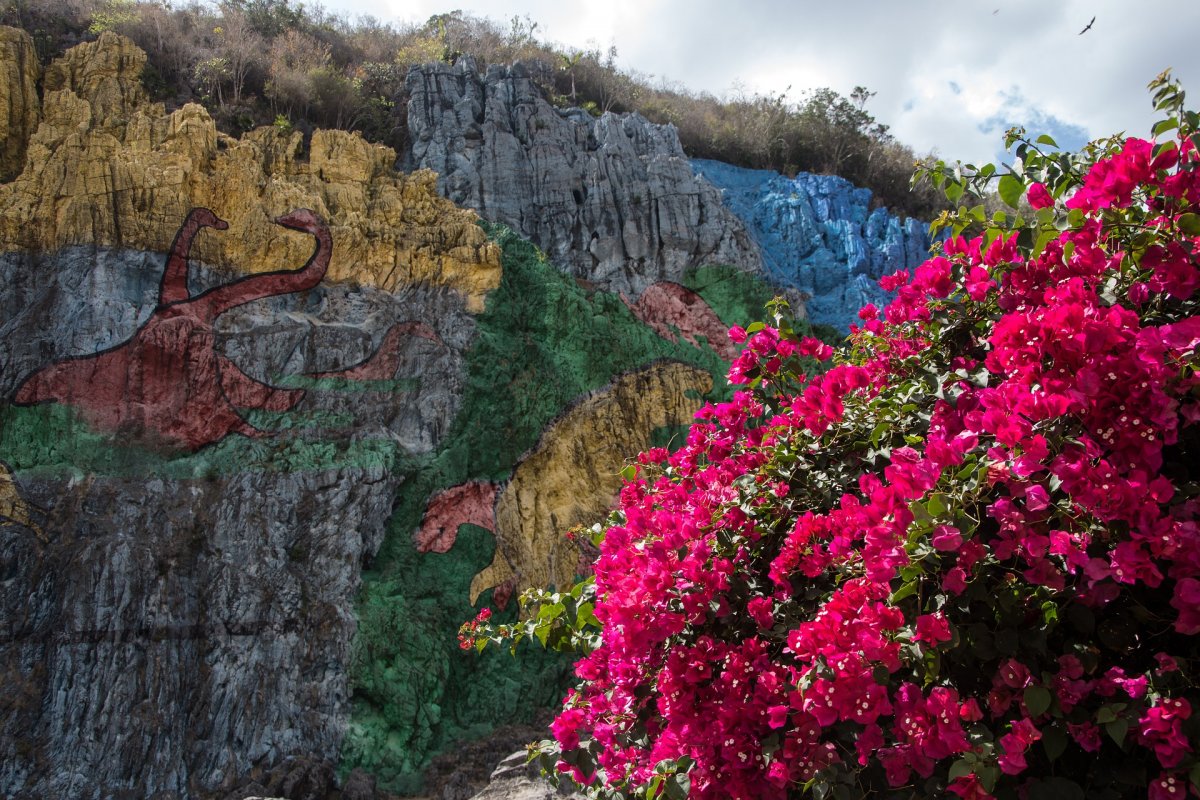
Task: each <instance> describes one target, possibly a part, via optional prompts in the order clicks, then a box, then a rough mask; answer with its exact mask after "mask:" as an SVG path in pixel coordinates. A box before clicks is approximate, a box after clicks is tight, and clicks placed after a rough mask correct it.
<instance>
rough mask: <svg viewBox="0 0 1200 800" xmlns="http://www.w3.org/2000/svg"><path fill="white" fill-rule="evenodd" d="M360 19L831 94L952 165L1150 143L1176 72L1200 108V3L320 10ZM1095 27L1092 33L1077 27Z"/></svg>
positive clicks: (673, 76)
mask: <svg viewBox="0 0 1200 800" xmlns="http://www.w3.org/2000/svg"><path fill="white" fill-rule="evenodd" d="M323 5H324V6H325V8H326V9H327V10H328V11H332V12H335V13H345V14H346V15H348V16H350V17H351V18H353V17H355V16H356V15H358V14H364V13H370V14H373V15H374V16H375V17H377V18H379V19H380V20H383V21H390V22H397V23H402V22H409V23H411V22H423V21H425V20H426V19H428V18H429V16H431V15H433V14H435V13H440V12H444V11H447V10H452V9H454V8H461V9H462V10H463V11H464V12H467V13H470V14H474V15H477V16H484V17H490V18H492V19H494V20H497V21H499V22H502V23H505V24H507V22H508V21H509V20H511V19H512V17H514V16H517V17H525V16H528V17H529V18H531V19H532V20H534V21H536V22H537V23H538V29H537V35H538V37H539V38H540V39H542V40H545V41H550V42H557V43H559V44H562V45H565V46H567V47H574V48H580V49H586V48H590V47H599V48H600V49H602V50H603V49H607V48H608V47H609V46H610V45H615V46H616V48H617V51H618V65H619V66H620V67H621V68H622V69H625V70H632V71H637V72H640V73H644V74H650V75H653V76H654V79H655V80H656V81H658V80H665V81H668V82H671V83H678V84H682V85H684V86H686V87H688V88H690V89H693V90H702V91H709V92H712V93H714V94H717V95H728V94H730V93H732V92H735V91H737V90H739V89H740V90H743V91H749V92H760V93H771V94H777V93H779V92H783V91H785V90H788V89H789V87H790V92H789V96H791V97H796V96H799V95H800V93H801V92H802V91H803V90H804V89H809V88H816V87H821V86H829V87H831V88H833V89H835V90H837V91H839V92H842V93H843V94H849V92H850V91H851V90H852V89H853V88H854V87H855V86H858V85H863V86H866V87H867V88H869V89H870V90H872V91H874V92H876V93H877V94H876V96H875V97H874V98H873V99H872V101H871V104H870V105H869V106H868V110H870V111H871V112H872V113H873V114H874V115H875V117H876V118H877V119H878V120H879V121H880V122H883V123H884V124H887V125H889V126H890V127H891V129H892V132H893V133H894V134H895V135H896V137H897V138H898V139H900V140H901V141H903V142H905V143H907V144H909V145H911V146H912V147H913V148H914V149H916V150H917V151H918V152H920V153H924V152H930V151H936V152H937V153H938V154H939V155H941V156H942V157H944V158H947V159H955V158H960V159H962V160H964V161H977V162H979V161H985V160H994V159H997V158H999V156H1000V153H1001V151H1002V144H1001V139H1002V136H1003V133H1004V131H1005V130H1006V129H1007V128H1008V127H1010V126H1011V125H1015V124H1021V125H1025V126H1026V127H1027V128H1029V130H1030V131H1031V132H1034V133H1050V134H1052V135H1054V136H1055V137H1056V138H1057V139H1058V141H1059V144H1060V145H1064V146H1077V145H1079V144H1081V143H1082V142H1084V141H1086V140H1087V139H1091V138H1095V137H1097V136H1101V135H1107V134H1111V133H1116V132H1118V131H1126V132H1128V133H1130V134H1131V135H1148V132H1149V125H1150V123H1151V121H1152V120H1153V119H1154V116H1153V114H1152V109H1151V105H1150V102H1149V95H1148V94H1147V92H1146V90H1145V86H1146V83H1147V82H1148V81H1150V79H1152V78H1153V77H1154V76H1155V75H1157V74H1158V73H1159V72H1160V71H1162V70H1163V69H1165V68H1167V67H1172V68H1173V69H1174V71H1175V74H1176V75H1177V76H1178V77H1179V78H1180V79H1181V80H1182V81H1183V82H1184V86H1185V88H1190V89H1191V90H1192V94H1193V96H1194V97H1195V98H1197V99H1200V46H1198V45H1197V44H1196V36H1197V32H1200V3H1195V2H1191V0H1188V2H1177V3H1171V4H1158V3H1155V4H1149V3H1146V4H1143V3H1132V2H1128V1H1127V0H1126V1H1124V2H1122V1H1120V0H1086V1H1085V0H1065V1H1060V0H1049V1H1047V0H1015V1H1014V0H983V1H982V2H980V1H977V0H960V1H959V2H956V3H949V2H934V0H907V1H906V2H884V1H883V0H878V1H876V2H868V0H823V1H822V2H820V3H816V2H808V0H792V2H784V1H783V0H721V1H718V0H687V1H686V2H685V1H684V0H591V1H590V2H587V3H577V2H573V1H571V0H448V2H438V0H323ZM1093 16H1094V17H1095V23H1094V24H1093V25H1092V27H1091V29H1090V30H1088V31H1087V32H1086V33H1084V34H1083V35H1080V34H1079V32H1080V30H1082V29H1083V28H1084V26H1086V25H1087V24H1088V22H1089V21H1090V20H1091V19H1092V17H1093Z"/></svg>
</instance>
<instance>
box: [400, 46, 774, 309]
mask: <svg viewBox="0 0 1200 800" xmlns="http://www.w3.org/2000/svg"><path fill="white" fill-rule="evenodd" d="M407 86H408V91H409V94H410V100H409V105H408V128H409V133H410V135H411V136H412V140H413V145H412V153H411V157H410V161H411V165H412V166H415V167H423V168H428V169H431V170H433V171H435V172H437V173H438V176H439V177H438V188H439V190H440V191H441V192H442V193H443V194H444V195H445V196H446V197H448V198H449V199H451V200H453V201H454V202H455V203H457V204H459V205H462V206H466V207H468V208H473V209H475V210H476V211H478V212H479V214H480V215H481V216H482V217H484V218H485V219H488V220H491V221H493V222H500V223H503V224H505V225H508V226H509V227H511V228H513V229H514V230H516V231H518V232H519V233H521V234H522V235H524V236H526V237H528V238H529V239H530V240H531V241H533V242H534V243H535V244H537V245H538V246H539V247H541V248H542V249H543V250H545V251H546V254H547V255H548V256H549V257H550V259H551V261H553V262H554V263H555V264H557V265H559V266H561V267H563V268H565V269H567V270H569V271H570V272H571V274H573V275H575V276H576V277H579V278H583V279H586V280H588V281H591V282H594V283H596V284H598V285H600V286H602V287H604V288H606V289H609V290H612V291H624V292H629V293H632V294H640V293H641V291H642V290H643V289H645V288H646V287H647V286H649V285H650V284H652V283H656V282H658V281H662V280H669V281H678V280H679V279H680V277H681V276H682V275H683V273H684V271H685V270H686V269H687V268H688V267H694V266H701V265H704V264H710V263H720V264H730V265H734V266H737V267H740V268H743V269H750V270H755V269H758V268H759V267H760V266H761V260H760V258H759V255H758V252H757V249H756V248H755V246H754V244H753V243H752V242H751V241H750V239H749V237H748V236H747V234H746V230H745V228H744V226H743V225H742V223H741V222H740V221H739V220H738V219H737V218H736V217H735V216H734V215H733V214H731V213H730V212H729V211H728V210H727V209H726V208H724V207H723V206H722V204H721V198H720V193H719V192H718V191H717V190H716V189H714V188H713V186H712V185H711V184H709V183H708V182H707V181H705V180H703V179H700V178H697V176H696V175H695V174H694V173H693V171H692V168H691V166H690V165H689V164H688V162H687V159H686V158H685V156H684V154H683V150H682V148H681V147H680V145H679V138H678V137H677V136H676V134H675V130H674V128H672V127H670V126H660V125H653V124H651V123H649V122H647V121H646V120H645V119H644V118H642V117H640V116H638V115H636V114H633V115H623V116H619V115H616V114H605V115H604V116H602V117H600V118H599V119H595V118H593V117H592V116H591V115H589V114H587V113H586V112H584V111H582V110H580V109H572V110H570V111H560V110H559V109H556V108H554V107H553V106H551V105H550V104H549V103H547V102H546V101H545V100H544V99H542V96H541V93H540V92H539V91H538V89H537V87H536V86H535V85H534V84H533V82H532V81H531V80H530V79H529V76H528V74H527V73H526V72H525V70H524V69H523V68H522V67H521V66H519V65H517V66H513V67H502V66H492V67H489V68H488V70H487V73H486V75H480V74H479V73H478V72H477V71H476V70H475V66H474V62H473V61H472V60H471V59H469V58H468V59H462V60H460V61H459V62H458V64H456V65H454V66H448V65H445V64H429V65H425V66H423V67H419V68H414V69H413V70H412V71H410V72H409V75H408V83H407Z"/></svg>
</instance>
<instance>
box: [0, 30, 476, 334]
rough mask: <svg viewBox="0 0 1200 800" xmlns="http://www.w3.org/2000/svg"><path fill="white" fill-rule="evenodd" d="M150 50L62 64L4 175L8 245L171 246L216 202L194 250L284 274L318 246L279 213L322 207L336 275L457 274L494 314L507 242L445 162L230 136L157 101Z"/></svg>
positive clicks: (389, 286) (332, 143)
mask: <svg viewBox="0 0 1200 800" xmlns="http://www.w3.org/2000/svg"><path fill="white" fill-rule="evenodd" d="M10 30H11V29H10ZM0 55H4V53H0ZM144 62H145V54H144V53H142V52H141V51H140V50H139V49H138V48H137V47H136V46H135V45H134V44H133V43H132V42H130V41H129V40H128V39H126V38H124V37H122V36H119V35H117V34H114V33H105V34H103V35H101V36H100V38H99V39H97V40H96V41H95V42H90V43H88V44H83V45H80V46H78V47H75V48H72V49H71V50H70V51H68V52H67V53H66V54H65V55H64V56H63V57H62V58H60V59H58V60H56V61H55V62H54V63H53V64H52V65H51V66H50V67H49V68H48V69H47V71H46V78H45V81H44V89H45V97H44V102H43V107H42V114H41V124H40V125H39V126H38V128H37V131H36V133H35V134H33V136H32V137H31V138H29V141H28V151H27V154H26V163H25V168H24V170H23V171H22V172H21V174H20V175H19V176H18V177H17V178H16V179H15V180H13V181H12V182H11V183H9V184H7V185H2V186H0V250H10V251H11V250H36V251H43V252H46V251H54V250H57V249H59V248H61V247H65V246H68V245H72V244H93V245H107V246H115V247H120V248H127V249H135V250H147V251H151V252H157V253H165V252H167V251H168V250H169V249H170V246H171V241H172V239H173V238H174V236H175V233H176V231H177V230H178V228H179V225H180V222H181V221H182V220H183V218H184V217H185V216H186V215H187V214H188V212H189V211H190V210H191V209H192V208H195V207H197V206H202V207H207V208H210V209H212V210H213V211H214V212H215V213H216V214H217V216H219V217H221V218H223V219H226V220H228V221H229V225H230V227H229V230H228V231H227V232H226V233H225V234H224V235H220V236H217V235H210V234H204V235H202V236H201V237H200V238H198V239H197V241H196V245H195V251H194V253H193V257H194V258H196V259H197V260H199V261H203V262H204V263H207V264H212V265H216V266H229V267H231V268H233V269H236V270H239V271H241V272H269V271H273V270H279V269H288V268H290V267H291V265H294V264H298V263H303V261H304V259H305V258H307V257H308V255H309V253H310V252H311V244H310V243H308V242H304V241H303V240H302V239H301V238H300V237H289V236H287V235H285V234H281V233H280V232H279V229H278V227H277V226H275V225H274V224H272V221H273V220H274V219H275V218H276V217H278V216H280V215H283V214H287V213H288V212H290V211H293V210H294V209H297V208H308V209H312V210H313V211H314V212H315V213H316V214H317V215H318V216H320V217H321V218H322V219H324V220H326V221H327V222H328V223H329V224H330V226H331V230H332V233H333V235H334V239H335V242H336V244H335V249H334V252H333V256H332V259H331V261H330V265H329V272H328V279H329V280H333V281H347V280H352V281H355V282H358V283H362V284H367V285H373V286H377V287H379V288H382V289H385V290H388V291H391V290H394V289H396V288H398V287H403V286H406V285H410V284H427V285H431V286H442V287H446V288H449V289H453V290H455V291H457V292H460V293H461V294H462V295H463V296H464V297H465V298H466V301H467V305H468V307H470V308H471V309H472V310H475V311H479V310H482V308H483V298H484V296H485V295H486V293H487V292H488V291H490V290H492V289H494V288H495V287H496V286H497V285H498V283H499V280H500V262H499V252H498V250H497V249H496V248H495V246H494V245H492V244H490V243H489V242H488V241H487V238H486V235H485V234H484V233H483V231H482V230H480V228H479V227H478V226H477V225H476V224H475V220H476V217H475V216H474V215H473V214H472V213H471V212H469V211H464V210H462V209H459V208H456V207H455V206H453V205H452V204H450V203H448V202H446V201H445V200H443V199H441V198H439V197H438V196H437V194H436V193H435V191H434V181H435V177H434V176H433V175H432V174H430V173H427V172H422V173H417V174H415V175H409V176H401V175H397V174H396V173H394V172H393V170H392V165H393V163H394V162H395V152H394V151H392V150H391V149H389V148H387V147H383V146H381V145H374V144H369V143H367V142H365V141H363V139H362V138H361V137H359V136H356V135H352V134H348V133H345V132H341V131H318V132H316V133H314V134H313V136H312V138H311V141H310V142H309V144H308V152H307V153H305V152H303V145H304V141H303V137H302V136H301V134H300V133H298V132H295V133H284V132H281V131H278V130H275V129H272V128H260V129H259V130H257V131H253V132H251V133H249V134H247V135H246V136H244V137H243V138H241V139H232V138H230V137H228V136H224V135H220V134H218V133H217V129H216V125H215V124H214V123H213V120H212V118H211V117H209V115H208V112H207V111H205V110H204V109H203V108H202V107H200V106H198V105H194V104H189V105H186V106H184V107H183V108H181V109H179V110H178V111H175V112H173V113H171V114H166V113H165V112H164V110H163V107H162V106H161V105H159V104H152V103H149V102H147V100H146V98H145V92H144V91H143V90H142V88H141V84H140V74H141V69H142V65H143V64H144ZM5 63H6V64H7V63H8V62H7V57H6V61H5ZM12 69H13V68H9V67H7V66H6V68H5V71H6V72H11V71H12Z"/></svg>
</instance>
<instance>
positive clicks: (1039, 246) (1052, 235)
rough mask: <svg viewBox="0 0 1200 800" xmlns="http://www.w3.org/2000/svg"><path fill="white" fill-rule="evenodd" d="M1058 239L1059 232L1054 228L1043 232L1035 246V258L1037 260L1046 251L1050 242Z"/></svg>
mask: <svg viewBox="0 0 1200 800" xmlns="http://www.w3.org/2000/svg"><path fill="white" fill-rule="evenodd" d="M1056 238H1058V231H1056V230H1054V229H1053V228H1051V229H1050V230H1048V231H1042V232H1041V234H1040V235H1038V238H1037V241H1036V242H1034V244H1033V256H1034V257H1035V258H1036V257H1037V256H1039V255H1041V253H1042V251H1043V250H1045V249H1046V245H1047V244H1049V243H1050V240H1051V239H1056Z"/></svg>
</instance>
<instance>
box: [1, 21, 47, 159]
mask: <svg viewBox="0 0 1200 800" xmlns="http://www.w3.org/2000/svg"><path fill="white" fill-rule="evenodd" d="M0 65H2V66H3V73H0V181H7V180H10V179H11V178H12V176H13V175H16V174H17V173H19V172H20V171H21V168H22V167H23V166H24V164H25V147H26V145H27V144H28V143H29V136H30V134H32V133H33V131H34V129H35V128H36V127H37V120H38V107H39V102H38V95H37V81H38V77H39V73H40V72H41V70H40V69H39V68H38V61H37V54H36V53H35V52H34V49H33V40H32V39H30V38H29V35H28V34H26V33H24V32H23V31H18V30H16V29H15V28H3V27H0Z"/></svg>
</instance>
